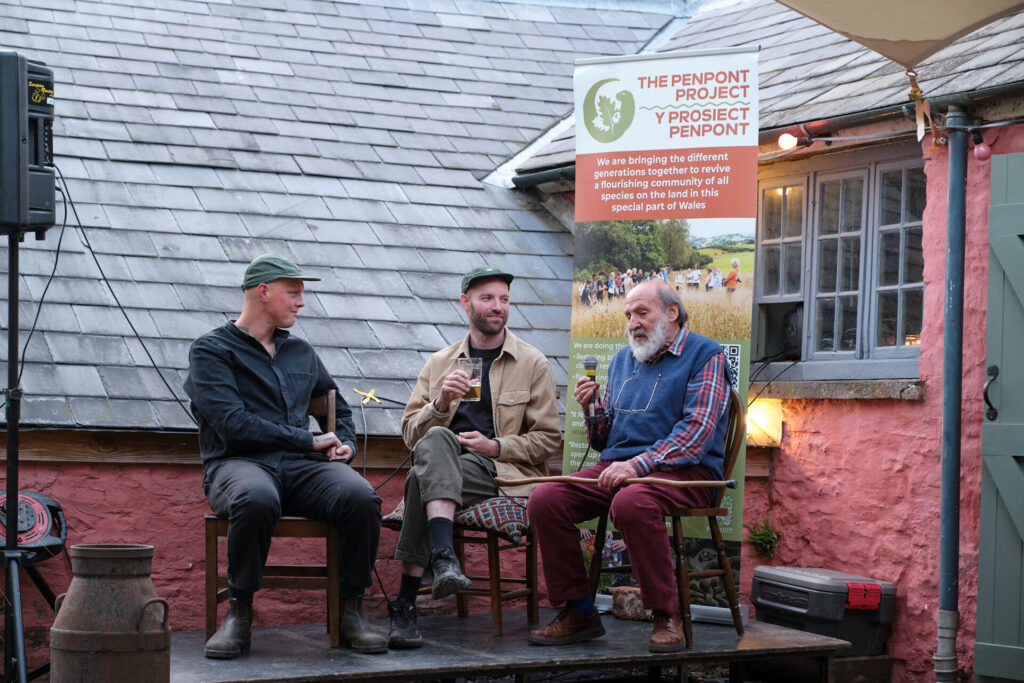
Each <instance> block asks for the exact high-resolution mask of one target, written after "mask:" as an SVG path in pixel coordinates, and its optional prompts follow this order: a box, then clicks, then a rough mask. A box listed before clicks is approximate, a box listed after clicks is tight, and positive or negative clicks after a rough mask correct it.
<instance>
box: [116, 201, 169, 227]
mask: <svg viewBox="0 0 1024 683" xmlns="http://www.w3.org/2000/svg"><path fill="white" fill-rule="evenodd" d="M105 211H106V214H107V216H108V217H109V218H110V225H111V227H113V228H117V229H120V228H128V229H131V230H150V231H156V232H174V233H177V232H180V228H179V227H178V222H177V221H176V220H174V216H173V215H172V214H171V212H170V210H168V209H150V208H138V207H135V206H116V205H113V204H111V205H108V206H107V207H106V209H105Z"/></svg>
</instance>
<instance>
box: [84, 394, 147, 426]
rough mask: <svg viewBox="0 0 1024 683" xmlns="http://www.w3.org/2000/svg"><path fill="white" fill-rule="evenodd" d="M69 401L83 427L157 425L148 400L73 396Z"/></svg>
mask: <svg viewBox="0 0 1024 683" xmlns="http://www.w3.org/2000/svg"><path fill="white" fill-rule="evenodd" d="M68 402H69V403H70V405H71V413H72V415H73V416H74V418H75V422H76V423H77V424H79V425H81V426H83V427H137V428H143V427H146V428H150V429H152V428H153V427H154V426H156V416H155V415H154V414H153V410H152V409H151V408H150V406H149V403H148V402H146V401H127V400H116V401H114V400H109V399H89V398H77V397H71V398H70V399H69V401H68Z"/></svg>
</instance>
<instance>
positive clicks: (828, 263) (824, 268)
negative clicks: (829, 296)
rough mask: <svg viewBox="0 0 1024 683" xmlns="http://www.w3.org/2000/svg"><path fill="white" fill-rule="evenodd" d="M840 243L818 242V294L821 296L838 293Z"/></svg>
mask: <svg viewBox="0 0 1024 683" xmlns="http://www.w3.org/2000/svg"><path fill="white" fill-rule="evenodd" d="M838 252H839V241H838V240H834V239H832V240H821V241H820V242H818V292H819V293H821V294H826V293H831V292H834V291H836V269H837V268H838V263H837V261H836V259H837V258H838Z"/></svg>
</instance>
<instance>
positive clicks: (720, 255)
mask: <svg viewBox="0 0 1024 683" xmlns="http://www.w3.org/2000/svg"><path fill="white" fill-rule="evenodd" d="M652 278H660V279H662V280H664V281H665V282H667V283H668V284H669V285H671V286H672V287H673V288H674V289H675V290H676V291H677V292H678V293H679V296H680V298H681V299H682V301H683V305H684V306H686V310H687V311H688V312H689V314H690V319H689V322H688V326H689V327H690V329H692V330H693V331H694V332H697V333H699V334H703V335H705V336H708V337H711V338H712V339H717V340H718V341H721V342H724V341H730V340H746V339H749V338H750V319H751V311H752V304H753V300H754V225H753V222H752V221H749V220H745V219H726V218H705V219H673V220H634V221H602V222H593V223H578V224H577V225H576V256H575V259H574V262H573V300H572V336H573V337H623V338H624V337H625V326H626V319H625V315H624V305H623V301H624V298H625V296H626V294H628V293H629V290H631V289H632V288H633V287H634V286H636V285H637V284H639V283H640V282H643V281H644V280H650V279H652Z"/></svg>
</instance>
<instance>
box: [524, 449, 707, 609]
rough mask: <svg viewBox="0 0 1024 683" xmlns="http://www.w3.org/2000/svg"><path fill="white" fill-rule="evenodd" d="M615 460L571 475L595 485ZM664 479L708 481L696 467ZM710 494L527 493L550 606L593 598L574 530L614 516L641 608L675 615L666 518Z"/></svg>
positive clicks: (657, 489)
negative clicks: (604, 514) (607, 513)
mask: <svg viewBox="0 0 1024 683" xmlns="http://www.w3.org/2000/svg"><path fill="white" fill-rule="evenodd" d="M611 463H612V461H601V462H598V463H597V464H596V465H593V466H592V467H588V468H587V469H585V470H583V471H582V472H580V473H579V474H578V475H576V476H580V477H588V478H593V479H596V478H597V476H598V475H599V474H600V473H601V471H602V470H604V469H605V468H606V467H608V466H609V465H610V464H611ZM652 476H655V477H661V478H663V479H676V480H680V481H682V480H693V479H703V480H707V479H712V478H713V475H712V473H711V471H710V470H708V469H707V468H706V467H703V466H701V465H693V466H690V467H684V468H681V469H678V470H674V471H672V472H656V473H654V474H653V475H652ZM714 491H715V489H712V488H706V489H700V488H693V489H679V488H673V487H671V486H660V485H657V484H651V485H648V484H629V485H627V486H622V487H619V488H618V489H616V490H614V491H609V490H607V489H605V488H602V487H600V486H597V485H590V484H572V483H564V482H549V483H546V484H541V485H540V486H538V487H537V489H536V490H535V491H534V492H533V493H532V494H530V499H529V502H528V503H527V513H528V514H529V518H530V526H531V527H533V530H534V533H535V534H536V536H537V540H538V541H539V543H540V552H541V558H542V564H543V566H544V578H545V580H546V581H547V587H548V598H549V599H550V600H551V603H552V604H553V605H556V606H557V605H560V604H561V603H563V602H565V601H566V600H578V599H580V598H583V597H585V596H586V595H587V594H588V593H589V592H590V586H589V584H588V581H587V573H586V569H585V567H584V565H583V553H582V551H581V550H580V533H579V529H577V528H576V524H578V523H580V522H586V521H588V520H591V519H594V518H595V517H597V516H599V515H600V514H601V513H602V512H604V511H606V510H610V511H611V521H612V523H613V524H614V525H615V527H616V528H617V529H618V530H619V531H620V532H621V533H622V538H623V540H624V541H625V542H626V548H627V550H628V551H629V560H630V564H631V565H632V566H633V574H634V576H636V579H637V582H638V583H639V584H640V594H641V597H642V598H643V603H644V607H645V608H647V609H656V610H661V611H663V612H669V613H672V612H676V611H677V610H678V609H679V594H678V592H677V590H676V581H675V570H674V568H673V565H672V551H671V548H670V547H669V542H668V532H667V530H666V526H665V517H666V515H667V514H668V513H669V512H670V511H672V510H675V509H678V508H683V507H707V506H708V505H710V503H711V501H712V499H713V497H714Z"/></svg>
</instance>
